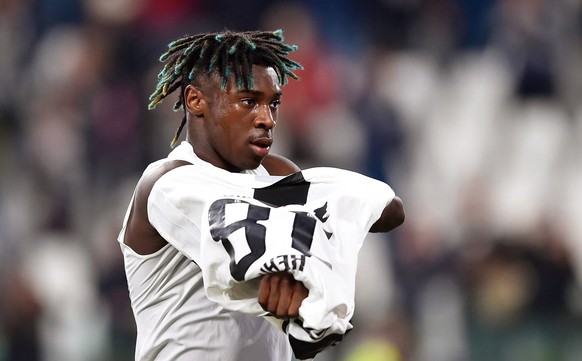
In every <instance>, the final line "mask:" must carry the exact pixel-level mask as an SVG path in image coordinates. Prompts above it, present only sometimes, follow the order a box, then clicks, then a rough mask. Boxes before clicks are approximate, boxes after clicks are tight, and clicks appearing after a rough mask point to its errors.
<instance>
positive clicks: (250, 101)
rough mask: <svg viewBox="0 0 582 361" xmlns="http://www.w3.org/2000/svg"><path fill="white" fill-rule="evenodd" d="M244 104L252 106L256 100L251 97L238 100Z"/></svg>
mask: <svg viewBox="0 0 582 361" xmlns="http://www.w3.org/2000/svg"><path fill="white" fill-rule="evenodd" d="M240 101H241V102H242V103H243V104H244V105H246V106H249V107H252V106H254V105H255V104H257V101H256V100H255V99H253V98H244V99H241V100H240Z"/></svg>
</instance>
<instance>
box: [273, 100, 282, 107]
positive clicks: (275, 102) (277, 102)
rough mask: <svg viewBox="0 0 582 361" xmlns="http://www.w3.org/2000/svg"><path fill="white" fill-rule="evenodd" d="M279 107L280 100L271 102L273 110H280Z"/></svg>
mask: <svg viewBox="0 0 582 361" xmlns="http://www.w3.org/2000/svg"><path fill="white" fill-rule="evenodd" d="M279 105H281V100H279V99H277V100H273V101H272V102H271V108H273V109H277V108H279Z"/></svg>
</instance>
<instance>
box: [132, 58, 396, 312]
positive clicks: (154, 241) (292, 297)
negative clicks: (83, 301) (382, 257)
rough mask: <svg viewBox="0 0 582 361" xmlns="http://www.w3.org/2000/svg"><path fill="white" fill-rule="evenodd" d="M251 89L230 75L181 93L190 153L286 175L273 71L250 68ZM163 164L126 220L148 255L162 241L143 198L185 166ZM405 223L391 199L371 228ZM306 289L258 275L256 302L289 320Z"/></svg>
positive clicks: (235, 168) (219, 163)
mask: <svg viewBox="0 0 582 361" xmlns="http://www.w3.org/2000/svg"><path fill="white" fill-rule="evenodd" d="M253 80H254V87H253V89H245V90H243V91H240V90H239V89H238V88H237V87H236V84H234V82H233V81H232V79H231V80H230V81H229V82H228V83H227V85H226V88H225V89H222V88H221V86H220V85H221V79H220V77H219V76H218V75H216V74H212V75H208V76H199V77H198V78H197V79H196V80H195V81H194V82H193V84H191V85H189V86H187V87H186V89H185V91H184V104H185V107H186V117H187V123H186V124H187V125H186V126H187V135H186V137H187V140H188V142H189V143H190V144H192V146H193V148H194V152H195V153H196V155H197V156H198V157H200V158H201V159H202V160H205V161H207V162H209V163H211V164H213V165H214V166H216V167H218V168H222V169H225V170H228V171H231V172H240V171H243V170H248V169H255V168H257V167H258V166H259V165H260V164H261V163H262V164H263V165H264V167H265V168H266V169H267V171H268V172H269V173H270V174H271V175H288V174H291V173H294V172H297V171H299V168H298V167H297V166H296V165H295V164H293V163H292V162H291V161H289V160H288V159H286V158H284V157H281V156H276V155H271V154H268V149H269V148H270V145H271V143H272V141H273V131H274V129H275V126H276V124H277V120H278V107H279V104H280V102H281V99H282V92H281V87H280V85H279V81H278V78H277V75H276V73H275V71H274V70H273V69H272V68H270V67H264V66H258V65H254V66H253ZM187 164H188V163H186V162H183V161H173V162H167V163H165V164H164V165H162V166H160V167H158V168H156V169H152V170H150V171H148V172H147V173H145V174H144V175H143V176H142V178H141V179H140V180H139V182H138V185H137V190H136V195H135V198H134V203H133V206H132V210H131V212H130V217H129V220H128V224H127V230H126V235H125V243H126V244H127V245H128V246H129V247H131V248H132V249H133V250H134V251H135V252H137V253H139V254H142V255H146V254H151V253H154V252H156V251H158V250H159V249H161V248H162V247H164V246H165V245H166V244H167V242H166V241H165V240H164V239H163V238H162V237H161V236H160V235H159V234H158V232H157V231H156V230H155V229H154V227H153V226H152V225H151V224H150V223H149V221H148V215H147V200H148V197H149V194H150V192H151V189H152V187H153V185H154V184H155V182H156V181H157V180H158V179H159V178H160V177H161V176H162V175H163V174H165V173H167V172H168V171H170V170H172V169H174V168H176V167H180V166H184V165H187ZM403 221H404V211H403V207H402V202H401V201H400V199H399V198H395V199H394V200H393V201H392V202H391V203H390V204H389V205H387V206H386V208H385V209H384V212H383V214H382V216H381V217H380V219H379V220H378V221H377V222H376V223H375V224H374V226H373V227H372V229H371V231H373V232H387V231H389V230H391V229H393V228H395V227H397V226H398V225H400V224H401V223H402V222H403ZM308 293H309V291H308V290H307V288H306V287H305V286H304V285H303V283H301V282H299V281H296V280H295V279H293V277H292V276H291V275H290V274H288V273H284V272H281V273H274V274H269V275H265V276H263V278H262V279H261V282H260V287H259V292H258V295H257V296H258V300H259V304H260V305H261V306H262V307H263V309H264V310H265V311H267V312H270V313H271V314H273V315H275V316H276V317H279V318H283V319H288V318H292V317H297V316H298V315H299V307H300V306H301V302H302V301H303V300H304V299H305V298H306V297H307V295H308Z"/></svg>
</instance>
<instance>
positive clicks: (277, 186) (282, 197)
mask: <svg viewBox="0 0 582 361" xmlns="http://www.w3.org/2000/svg"><path fill="white" fill-rule="evenodd" d="M309 185H310V183H309V182H308V181H306V180H305V178H303V174H302V173H301V172H297V173H293V174H291V175H289V176H287V177H285V178H283V179H281V180H280V181H278V182H276V183H273V184H271V185H270V186H268V187H264V188H255V193H254V195H253V198H255V199H257V200H259V201H261V202H265V203H268V204H270V205H273V206H275V207H281V206H287V205H290V204H305V203H306V202H307V193H309Z"/></svg>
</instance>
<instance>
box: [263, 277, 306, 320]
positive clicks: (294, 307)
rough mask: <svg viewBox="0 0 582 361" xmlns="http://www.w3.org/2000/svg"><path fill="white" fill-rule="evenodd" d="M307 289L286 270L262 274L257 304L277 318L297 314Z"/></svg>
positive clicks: (295, 315) (291, 316)
mask: <svg viewBox="0 0 582 361" xmlns="http://www.w3.org/2000/svg"><path fill="white" fill-rule="evenodd" d="M308 294H309V290H308V289H307V288H305V286H304V285H303V283H302V282H300V281H296V280H295V279H294V278H293V276H292V275H290V274H289V273H286V272H278V273H272V274H267V275H264V276H263V278H262V279H261V285H260V286H259V304H260V305H261V307H263V309H264V310H265V311H267V312H270V313H271V314H273V315H275V317H277V318H283V319H286V318H294V317H297V316H299V307H300V306H301V302H303V300H304V299H305V298H307V295H308Z"/></svg>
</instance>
